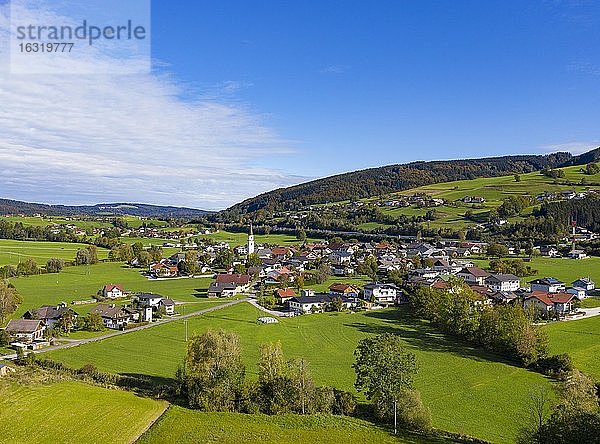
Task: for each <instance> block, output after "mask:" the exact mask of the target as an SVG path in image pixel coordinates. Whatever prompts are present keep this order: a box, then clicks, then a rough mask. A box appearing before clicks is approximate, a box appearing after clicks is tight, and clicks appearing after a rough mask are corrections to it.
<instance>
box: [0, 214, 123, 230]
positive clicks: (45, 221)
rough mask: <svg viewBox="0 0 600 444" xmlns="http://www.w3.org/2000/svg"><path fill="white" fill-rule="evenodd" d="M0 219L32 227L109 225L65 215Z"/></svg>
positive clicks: (101, 226)
mask: <svg viewBox="0 0 600 444" xmlns="http://www.w3.org/2000/svg"><path fill="white" fill-rule="evenodd" d="M0 220H5V221H7V222H11V223H17V222H19V223H22V224H23V225H31V226H34V227H47V226H48V225H52V224H59V225H67V224H72V225H75V226H77V227H79V228H82V229H86V228H94V227H96V228H106V227H111V226H112V225H111V223H110V222H103V221H97V220H85V219H67V218H65V217H57V216H44V217H35V216H26V217H21V216H0Z"/></svg>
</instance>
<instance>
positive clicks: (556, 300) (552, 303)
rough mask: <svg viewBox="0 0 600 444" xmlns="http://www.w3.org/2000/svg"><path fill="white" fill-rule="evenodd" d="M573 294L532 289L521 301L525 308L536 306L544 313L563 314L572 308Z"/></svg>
mask: <svg viewBox="0 0 600 444" xmlns="http://www.w3.org/2000/svg"><path fill="white" fill-rule="evenodd" d="M573 298H574V296H573V295H572V294H569V293H548V292H544V291H534V292H532V293H531V295H530V296H527V297H526V298H525V301H524V303H523V305H524V307H525V308H528V307H531V306H533V307H536V308H539V309H541V310H542V311H543V312H544V313H546V314H548V313H552V312H554V313H557V314H559V315H565V314H568V313H570V312H571V311H572V310H573Z"/></svg>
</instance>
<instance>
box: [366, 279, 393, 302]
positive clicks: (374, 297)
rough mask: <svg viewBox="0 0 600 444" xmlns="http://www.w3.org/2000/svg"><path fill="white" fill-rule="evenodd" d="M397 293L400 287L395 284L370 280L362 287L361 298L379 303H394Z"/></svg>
mask: <svg viewBox="0 0 600 444" xmlns="http://www.w3.org/2000/svg"><path fill="white" fill-rule="evenodd" d="M399 293H400V289H399V288H398V287H397V286H396V285H395V284H382V283H379V282H371V283H370V284H367V285H365V287H364V295H363V299H364V300H365V301H371V302H377V303H379V304H394V303H395V302H396V300H397V298H398V296H399Z"/></svg>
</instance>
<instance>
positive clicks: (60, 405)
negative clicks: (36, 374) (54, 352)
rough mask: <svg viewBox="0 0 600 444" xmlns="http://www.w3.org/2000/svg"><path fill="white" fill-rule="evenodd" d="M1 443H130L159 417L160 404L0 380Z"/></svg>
mask: <svg viewBox="0 0 600 444" xmlns="http://www.w3.org/2000/svg"><path fill="white" fill-rule="evenodd" d="M0 399H2V402H0V441H1V442H2V443H5V444H8V443H15V444H16V443H23V444H25V443H33V442H36V443H56V442H61V443H85V442H88V443H92V442H97V443H100V442H102V443H124V444H126V443H130V442H133V441H135V439H136V438H137V437H138V436H139V435H140V434H142V433H143V432H144V431H145V429H146V428H147V427H148V426H149V425H150V424H151V423H152V422H153V421H154V420H155V419H156V418H157V417H158V416H159V415H160V414H161V412H162V411H163V410H164V408H165V407H166V403H165V402H163V401H155V400H152V399H148V398H141V397H139V396H136V395H135V394H134V393H131V392H126V391H120V390H109V389H105V388H100V387H96V386H92V385H88V384H84V383H82V382H58V383H52V384H48V385H35V386H27V387H26V386H23V385H17V384H14V383H13V384H8V383H7V382H0Z"/></svg>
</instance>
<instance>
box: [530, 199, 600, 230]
mask: <svg viewBox="0 0 600 444" xmlns="http://www.w3.org/2000/svg"><path fill="white" fill-rule="evenodd" d="M535 215H536V216H538V217H541V216H543V217H546V218H548V217H552V218H553V220H554V221H556V224H557V225H558V226H560V227H561V229H562V231H563V232H567V231H568V229H569V227H570V226H571V221H572V220H576V221H577V225H578V226H580V227H584V228H587V229H589V230H592V231H595V232H598V231H600V197H598V196H587V197H585V198H583V199H573V200H564V201H560V202H548V203H544V204H542V206H541V207H540V209H539V210H537V211H536V212H535Z"/></svg>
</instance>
